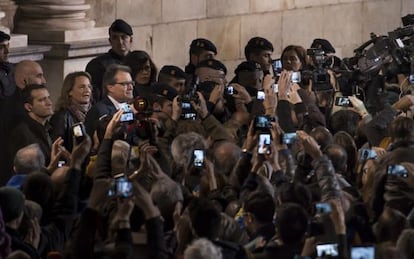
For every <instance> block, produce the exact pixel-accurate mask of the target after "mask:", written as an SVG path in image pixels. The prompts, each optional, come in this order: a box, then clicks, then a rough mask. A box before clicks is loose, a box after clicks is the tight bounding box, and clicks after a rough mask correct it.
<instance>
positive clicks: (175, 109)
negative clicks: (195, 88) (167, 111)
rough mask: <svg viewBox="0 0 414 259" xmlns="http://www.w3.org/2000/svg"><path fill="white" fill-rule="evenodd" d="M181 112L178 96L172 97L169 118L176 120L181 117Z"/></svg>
mask: <svg viewBox="0 0 414 259" xmlns="http://www.w3.org/2000/svg"><path fill="white" fill-rule="evenodd" d="M181 112H182V108H181V103H180V102H179V101H178V96H176V97H174V99H173V103H172V114H171V119H172V120H173V121H178V120H179V119H180V117H181Z"/></svg>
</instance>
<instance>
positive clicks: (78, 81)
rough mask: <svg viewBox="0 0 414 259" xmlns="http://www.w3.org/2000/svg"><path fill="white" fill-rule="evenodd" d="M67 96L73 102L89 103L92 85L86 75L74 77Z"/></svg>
mask: <svg viewBox="0 0 414 259" xmlns="http://www.w3.org/2000/svg"><path fill="white" fill-rule="evenodd" d="M69 96H70V97H71V98H72V100H73V101H74V102H75V103H78V104H89V103H90V102H91V97H92V85H91V82H90V81H89V78H87V77H86V76H78V77H76V78H75V83H74V84H73V87H72V90H70V92H69Z"/></svg>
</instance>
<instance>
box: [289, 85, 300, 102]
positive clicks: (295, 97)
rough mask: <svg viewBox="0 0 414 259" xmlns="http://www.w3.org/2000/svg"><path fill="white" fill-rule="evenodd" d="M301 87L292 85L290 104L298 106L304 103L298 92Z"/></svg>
mask: <svg viewBox="0 0 414 259" xmlns="http://www.w3.org/2000/svg"><path fill="white" fill-rule="evenodd" d="M299 89H300V86H299V85H298V84H296V83H294V84H292V86H291V93H290V95H289V102H290V103H292V104H297V103H301V102H302V98H301V97H300V95H299V93H298V90H299Z"/></svg>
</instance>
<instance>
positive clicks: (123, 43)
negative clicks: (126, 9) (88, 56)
mask: <svg viewBox="0 0 414 259" xmlns="http://www.w3.org/2000/svg"><path fill="white" fill-rule="evenodd" d="M108 33H109V43H110V44H111V49H110V50H109V51H108V52H107V53H105V54H102V55H100V56H98V57H96V58H94V59H92V60H91V61H90V62H89V63H88V64H87V65H86V69H85V70H86V72H88V73H89V74H90V75H91V77H92V82H91V83H92V86H93V90H92V95H93V101H94V102H95V103H96V102H98V101H100V100H101V99H102V98H103V97H104V95H103V93H102V91H103V89H102V88H104V87H105V85H103V84H102V83H103V82H102V76H103V74H104V73H105V70H106V68H107V67H108V66H110V65H112V64H122V63H123V59H124V58H125V56H126V55H127V54H128V53H129V52H130V51H131V46H132V35H133V31H132V28H131V26H130V25H129V24H128V23H127V22H125V21H124V20H122V19H117V20H115V21H114V22H113V23H112V25H111V27H109V31H108Z"/></svg>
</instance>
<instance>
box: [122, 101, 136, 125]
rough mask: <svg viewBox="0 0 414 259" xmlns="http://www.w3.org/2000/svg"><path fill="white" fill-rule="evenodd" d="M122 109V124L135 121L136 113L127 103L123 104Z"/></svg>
mask: <svg viewBox="0 0 414 259" xmlns="http://www.w3.org/2000/svg"><path fill="white" fill-rule="evenodd" d="M121 109H122V110H124V112H123V113H122V115H121V119H120V121H121V122H127V121H133V120H134V113H133V112H132V110H131V107H130V106H129V105H128V104H127V103H121Z"/></svg>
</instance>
